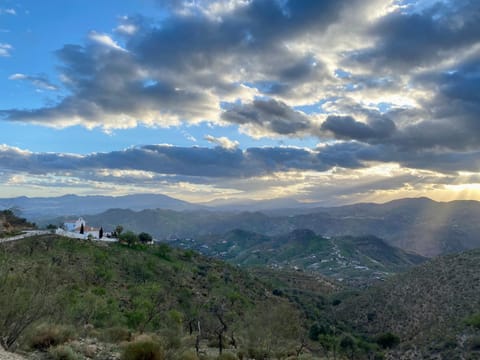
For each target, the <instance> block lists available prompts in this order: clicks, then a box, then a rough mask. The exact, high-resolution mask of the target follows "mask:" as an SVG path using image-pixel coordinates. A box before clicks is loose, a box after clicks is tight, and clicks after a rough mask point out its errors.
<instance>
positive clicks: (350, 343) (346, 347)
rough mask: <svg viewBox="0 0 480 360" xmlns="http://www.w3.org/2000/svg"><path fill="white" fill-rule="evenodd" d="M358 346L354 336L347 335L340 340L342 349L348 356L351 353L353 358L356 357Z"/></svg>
mask: <svg viewBox="0 0 480 360" xmlns="http://www.w3.org/2000/svg"><path fill="white" fill-rule="evenodd" d="M356 348H357V344H356V342H355V339H354V338H353V337H352V336H350V335H345V336H343V337H342V339H341V340H340V350H342V352H344V353H345V354H346V355H347V356H348V355H350V359H351V360H353V359H354V356H355V349H356Z"/></svg>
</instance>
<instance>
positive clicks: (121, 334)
mask: <svg viewBox="0 0 480 360" xmlns="http://www.w3.org/2000/svg"><path fill="white" fill-rule="evenodd" d="M131 337H132V334H131V333H130V331H129V330H128V329H126V328H124V327H121V326H114V327H111V328H107V329H105V330H103V332H102V334H101V336H100V338H101V340H103V341H107V342H110V343H120V342H122V341H130V340H131Z"/></svg>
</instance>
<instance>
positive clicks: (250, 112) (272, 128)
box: [222, 99, 312, 136]
mask: <svg viewBox="0 0 480 360" xmlns="http://www.w3.org/2000/svg"><path fill="white" fill-rule="evenodd" d="M222 119H223V120H225V121H228V122H230V123H235V124H238V125H241V126H245V127H246V128H247V131H248V129H249V128H250V129H251V130H253V131H250V133H253V134H256V133H257V134H258V133H260V134H261V133H262V132H263V133H267V134H269V133H274V134H280V135H292V136H301V135H303V134H305V133H306V132H307V130H309V129H311V127H312V124H311V120H310V119H309V118H308V116H307V115H305V114H304V113H302V112H301V111H296V110H293V109H292V108H291V107H289V106H288V105H287V104H285V103H283V102H280V101H276V100H273V99H268V100H255V101H253V102H252V103H249V104H231V105H230V106H229V108H228V110H226V111H225V112H224V113H223V114H222Z"/></svg>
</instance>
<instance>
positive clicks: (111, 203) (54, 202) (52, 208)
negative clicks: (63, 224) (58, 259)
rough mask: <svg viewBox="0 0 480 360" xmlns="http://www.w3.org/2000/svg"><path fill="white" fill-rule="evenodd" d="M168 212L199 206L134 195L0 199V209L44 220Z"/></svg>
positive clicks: (167, 197) (166, 198)
mask: <svg viewBox="0 0 480 360" xmlns="http://www.w3.org/2000/svg"><path fill="white" fill-rule="evenodd" d="M112 208H118V209H131V210H143V209H157V208H158V209H172V210H178V211H183V210H193V209H201V208H203V207H202V206H199V205H194V204H191V203H188V202H186V201H182V200H178V199H174V198H171V197H169V196H166V195H161V194H137V195H126V196H118V197H113V196H76V195H64V196H60V197H44V198H42V197H38V198H29V197H25V196H23V197H17V198H9V199H0V209H14V210H15V211H18V212H19V213H21V214H22V216H25V217H28V218H30V219H35V220H36V219H39V218H40V219H42V218H46V217H55V216H68V215H85V214H98V213H101V212H104V211H106V210H108V209H112Z"/></svg>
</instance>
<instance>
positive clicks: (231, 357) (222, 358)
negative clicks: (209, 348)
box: [217, 352, 238, 360]
mask: <svg viewBox="0 0 480 360" xmlns="http://www.w3.org/2000/svg"><path fill="white" fill-rule="evenodd" d="M217 360H238V357H237V356H236V355H235V354H232V353H231V352H224V353H222V355H219V356H218V357H217Z"/></svg>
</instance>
